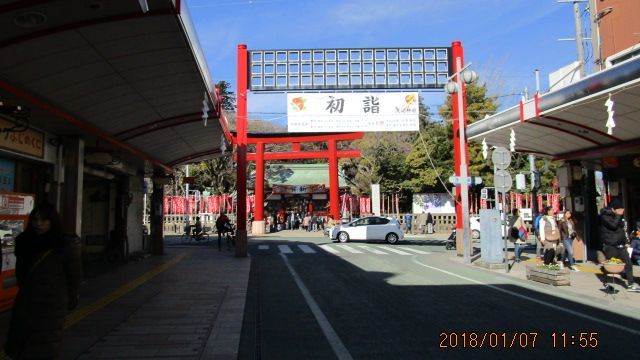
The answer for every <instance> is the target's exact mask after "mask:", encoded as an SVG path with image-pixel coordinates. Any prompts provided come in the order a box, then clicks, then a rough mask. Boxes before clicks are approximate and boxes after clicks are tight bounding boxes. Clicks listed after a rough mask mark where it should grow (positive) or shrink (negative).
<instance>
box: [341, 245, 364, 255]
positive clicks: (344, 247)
mask: <svg viewBox="0 0 640 360" xmlns="http://www.w3.org/2000/svg"><path fill="white" fill-rule="evenodd" d="M340 248H342V249H345V250H347V251H348V252H350V253H352V254H362V251H359V250H356V249H354V248H352V247H351V246H349V245H340Z"/></svg>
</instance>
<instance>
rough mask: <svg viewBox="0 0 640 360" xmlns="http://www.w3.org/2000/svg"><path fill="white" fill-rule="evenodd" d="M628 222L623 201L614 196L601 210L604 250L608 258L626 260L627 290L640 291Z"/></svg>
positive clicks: (601, 231) (601, 235) (601, 232)
mask: <svg viewBox="0 0 640 360" xmlns="http://www.w3.org/2000/svg"><path fill="white" fill-rule="evenodd" d="M626 228H627V223H626V221H625V219H624V206H623V205H622V201H621V200H620V199H618V198H614V199H613V200H611V203H609V206H608V207H606V208H604V209H602V210H601V211H600V239H601V240H602V243H603V245H602V251H603V252H604V254H605V256H606V257H607V259H611V258H614V257H615V258H618V259H620V260H622V261H623V262H624V273H625V275H626V277H627V290H628V291H634V292H640V287H638V286H637V285H635V284H634V279H633V265H632V264H631V258H630V257H629V252H628V250H627V247H628V243H627V241H628V239H627V230H626Z"/></svg>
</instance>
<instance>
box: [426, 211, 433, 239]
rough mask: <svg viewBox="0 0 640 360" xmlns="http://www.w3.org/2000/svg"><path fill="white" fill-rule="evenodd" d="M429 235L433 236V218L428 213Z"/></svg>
mask: <svg viewBox="0 0 640 360" xmlns="http://www.w3.org/2000/svg"><path fill="white" fill-rule="evenodd" d="M427 234H433V216H431V213H430V212H429V213H427Z"/></svg>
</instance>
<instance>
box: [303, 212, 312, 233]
mask: <svg viewBox="0 0 640 360" xmlns="http://www.w3.org/2000/svg"><path fill="white" fill-rule="evenodd" d="M310 223H311V216H309V213H307V214H306V215H305V216H304V219H302V228H303V229H304V230H305V231H311V230H310V227H309V225H310Z"/></svg>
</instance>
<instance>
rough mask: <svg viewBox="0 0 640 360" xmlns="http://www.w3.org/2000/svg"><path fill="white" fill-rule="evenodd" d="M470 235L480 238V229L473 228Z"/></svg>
mask: <svg viewBox="0 0 640 360" xmlns="http://www.w3.org/2000/svg"><path fill="white" fill-rule="evenodd" d="M471 236H472V237H473V238H474V239H480V231H478V230H473V231H471Z"/></svg>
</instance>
